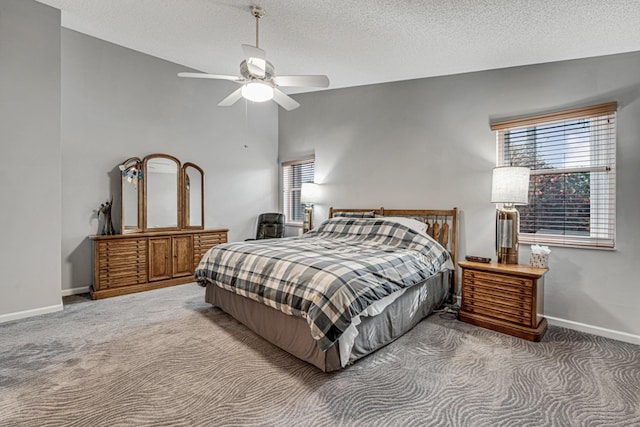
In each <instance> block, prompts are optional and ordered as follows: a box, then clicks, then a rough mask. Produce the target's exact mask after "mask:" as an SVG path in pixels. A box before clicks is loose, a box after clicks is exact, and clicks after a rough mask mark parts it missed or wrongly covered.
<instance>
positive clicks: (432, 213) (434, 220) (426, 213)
mask: <svg viewBox="0 0 640 427" xmlns="http://www.w3.org/2000/svg"><path fill="white" fill-rule="evenodd" d="M337 212H353V213H357V212H373V213H374V214H376V215H379V216H383V217H384V216H401V217H407V218H413V219H416V220H418V221H421V222H424V223H425V224H427V233H428V234H429V235H430V236H431V237H433V238H434V239H436V240H437V241H438V242H439V243H440V244H441V245H442V246H443V247H444V248H446V249H447V250H448V251H449V254H450V255H451V258H452V260H453V264H454V265H455V267H456V268H455V270H454V273H453V275H452V292H456V291H457V289H456V288H455V277H456V275H457V271H458V208H453V209H386V208H376V209H337V208H333V207H331V208H329V218H333V216H334V215H335V214H336V213H337Z"/></svg>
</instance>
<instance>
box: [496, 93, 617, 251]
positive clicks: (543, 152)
mask: <svg viewBox="0 0 640 427" xmlns="http://www.w3.org/2000/svg"><path fill="white" fill-rule="evenodd" d="M616 110H617V103H615V102H613V103H608V104H601V105H595V106H591V107H585V108H578V109H574V110H567V111H561V112H558V113H551V114H545V115H541V116H535V117H528V118H523V119H517V120H510V121H505V122H500V123H493V124H492V125H491V129H492V130H495V131H497V166H526V167H529V168H530V169H531V178H530V184H529V204H528V205H525V206H518V207H517V209H518V211H519V212H520V235H519V237H520V241H521V242H523V243H545V244H557V245H564V246H582V247H605V248H613V247H614V245H615V225H616V222H615V220H616V210H615V208H616V165H615V163H616V120H615V118H616Z"/></svg>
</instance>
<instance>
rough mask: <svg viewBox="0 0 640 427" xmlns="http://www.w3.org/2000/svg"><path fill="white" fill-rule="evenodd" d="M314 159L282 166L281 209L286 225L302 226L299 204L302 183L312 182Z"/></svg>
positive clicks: (287, 163) (301, 207)
mask: <svg viewBox="0 0 640 427" xmlns="http://www.w3.org/2000/svg"><path fill="white" fill-rule="evenodd" d="M314 165H315V159H313V158H312V159H305V160H299V161H295V162H286V163H283V164H282V209H283V211H284V214H285V217H286V221H287V224H294V225H302V219H303V211H304V204H303V203H302V202H300V188H301V187H302V183H303V182H313V177H314V169H315V168H314Z"/></svg>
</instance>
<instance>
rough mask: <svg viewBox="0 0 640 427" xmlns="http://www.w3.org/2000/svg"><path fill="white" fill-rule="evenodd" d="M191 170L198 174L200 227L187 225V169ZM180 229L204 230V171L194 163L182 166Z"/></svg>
mask: <svg viewBox="0 0 640 427" xmlns="http://www.w3.org/2000/svg"><path fill="white" fill-rule="evenodd" d="M188 167H190V168H193V169H195V170H197V171H198V172H200V225H193V226H192V225H188V223H189V213H188V212H187V204H188V203H189V200H188V198H189V194H190V192H189V191H187V168H188ZM181 201H182V207H181V208H180V210H181V211H182V220H183V222H182V228H183V229H185V230H204V171H203V170H202V168H201V167H200V166H198V165H196V164H195V163H191V162H186V163H185V164H183V165H182V199H181Z"/></svg>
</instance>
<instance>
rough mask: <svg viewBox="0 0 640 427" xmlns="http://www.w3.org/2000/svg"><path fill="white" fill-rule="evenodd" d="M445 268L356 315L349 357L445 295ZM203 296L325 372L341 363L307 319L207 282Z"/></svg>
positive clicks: (398, 330)
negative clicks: (375, 310) (373, 310)
mask: <svg viewBox="0 0 640 427" xmlns="http://www.w3.org/2000/svg"><path fill="white" fill-rule="evenodd" d="M449 274H450V272H449V271H443V272H441V273H439V274H436V275H434V276H432V277H430V278H429V279H427V280H425V281H424V282H422V283H420V284H418V285H415V286H412V287H410V288H408V289H407V290H406V291H405V292H404V294H403V295H402V296H400V297H399V298H397V299H396V300H395V301H394V302H392V303H391V304H389V305H388V306H387V307H386V308H385V309H384V310H383V311H382V312H381V313H380V314H378V315H376V316H371V317H368V316H367V317H364V316H363V317H361V320H362V322H361V323H360V324H359V325H358V326H357V327H356V328H357V330H358V336H357V337H356V339H355V342H354V344H353V349H352V350H351V354H350V356H349V363H352V362H354V361H356V360H358V359H360V358H362V357H364V356H366V355H368V354H370V353H372V352H374V351H375V350H377V349H379V348H381V347H383V346H385V345H387V344H389V343H390V342H392V341H394V340H395V339H397V338H399V337H400V336H402V335H403V334H404V333H405V332H407V331H409V330H410V329H411V328H413V327H414V326H415V325H417V324H418V323H419V322H420V321H421V320H422V319H424V318H425V317H426V316H428V315H429V314H430V313H431V312H433V310H434V309H436V308H437V307H439V306H440V305H442V303H443V302H444V301H445V299H446V297H447V291H448V287H449ZM205 301H207V302H208V303H210V304H213V305H214V306H216V307H219V308H220V309H222V310H223V311H224V312H226V313H228V314H230V315H231V316H232V317H234V318H235V319H236V320H238V321H239V322H241V323H243V324H244V325H245V326H247V327H248V328H249V329H251V330H252V331H253V332H255V333H256V334H258V335H260V336H261V337H263V338H264V339H266V340H267V341H269V342H270V343H272V344H274V345H276V346H278V347H280V348H282V349H283V350H285V351H287V352H289V353H291V354H292V355H294V356H296V357H297V358H299V359H302V360H304V361H306V362H308V363H311V364H312V365H315V366H317V367H318V368H320V369H322V370H323V371H325V372H330V371H336V370H339V369H341V368H342V365H341V363H340V342H339V341H338V342H337V343H336V344H335V345H333V346H332V347H330V348H329V349H327V350H326V351H323V350H321V349H320V347H318V345H317V343H316V341H315V340H314V339H313V338H312V337H311V332H310V330H309V324H308V323H307V321H306V320H305V319H303V318H301V317H296V316H290V315H287V314H284V313H282V312H280V311H278V310H276V309H273V308H271V307H268V306H266V305H264V304H261V303H258V302H256V301H253V300H250V299H248V298H245V297H243V296H240V295H237V294H235V293H233V292H231V291H227V290H225V289H222V288H220V287H219V286H216V285H214V284H211V283H208V284H207V286H206V292H205Z"/></svg>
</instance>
